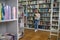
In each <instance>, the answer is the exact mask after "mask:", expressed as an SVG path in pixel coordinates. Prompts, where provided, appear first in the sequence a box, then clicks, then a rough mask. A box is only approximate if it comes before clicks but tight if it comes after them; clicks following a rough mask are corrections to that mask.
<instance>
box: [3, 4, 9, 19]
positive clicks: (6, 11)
mask: <svg viewBox="0 0 60 40" xmlns="http://www.w3.org/2000/svg"><path fill="white" fill-rule="evenodd" d="M4 9H5V20H8V19H9V15H8V5H6V6H5V7H4Z"/></svg>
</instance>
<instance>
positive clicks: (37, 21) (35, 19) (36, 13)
mask: <svg viewBox="0 0 60 40" xmlns="http://www.w3.org/2000/svg"><path fill="white" fill-rule="evenodd" d="M34 12H35V14H34V27H35V32H36V31H37V29H38V23H39V21H40V13H39V12H38V10H37V9H35V11H34Z"/></svg>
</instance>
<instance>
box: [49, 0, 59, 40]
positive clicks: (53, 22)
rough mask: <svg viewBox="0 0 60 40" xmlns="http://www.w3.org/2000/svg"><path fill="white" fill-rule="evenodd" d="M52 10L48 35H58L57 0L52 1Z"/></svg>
mask: <svg viewBox="0 0 60 40" xmlns="http://www.w3.org/2000/svg"><path fill="white" fill-rule="evenodd" d="M51 7H52V11H51V27H50V29H51V30H50V35H51V36H50V37H52V36H57V39H56V40H58V36H59V16H60V14H59V2H58V1H57V0H53V1H52V6H51Z"/></svg>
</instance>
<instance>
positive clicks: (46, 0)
mask: <svg viewBox="0 0 60 40" xmlns="http://www.w3.org/2000/svg"><path fill="white" fill-rule="evenodd" d="M19 3H22V5H23V6H24V7H25V10H24V13H25V14H26V17H27V18H26V20H27V21H26V22H25V23H27V27H28V28H34V9H38V10H39V13H40V15H41V17H40V24H39V26H38V29H42V30H50V27H51V22H52V23H53V25H52V26H54V27H55V26H56V27H58V25H57V24H58V20H59V19H58V18H59V16H58V15H59V1H58V0H57V2H54V3H51V0H20V2H19ZM52 4H53V5H52ZM51 6H54V7H51ZM51 9H52V10H53V13H52V10H51ZM51 13H52V14H53V15H51ZM51 16H52V17H51ZM51 18H52V19H51ZM55 19H56V20H55ZM51 20H52V21H51ZM55 23H56V24H55ZM54 24H55V25H54ZM56 27H55V28H56Z"/></svg>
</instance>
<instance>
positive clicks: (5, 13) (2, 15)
mask: <svg viewBox="0 0 60 40" xmlns="http://www.w3.org/2000/svg"><path fill="white" fill-rule="evenodd" d="M16 13H17V9H16V7H11V6H9V5H4V4H3V3H0V20H10V19H16V17H17V16H16Z"/></svg>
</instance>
